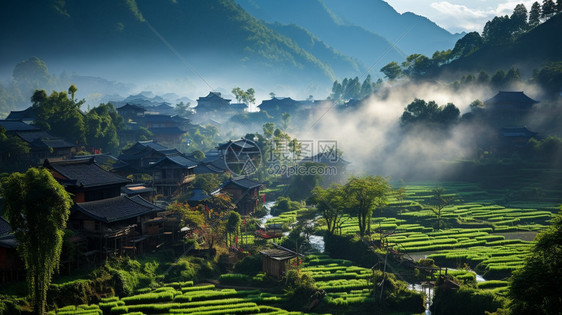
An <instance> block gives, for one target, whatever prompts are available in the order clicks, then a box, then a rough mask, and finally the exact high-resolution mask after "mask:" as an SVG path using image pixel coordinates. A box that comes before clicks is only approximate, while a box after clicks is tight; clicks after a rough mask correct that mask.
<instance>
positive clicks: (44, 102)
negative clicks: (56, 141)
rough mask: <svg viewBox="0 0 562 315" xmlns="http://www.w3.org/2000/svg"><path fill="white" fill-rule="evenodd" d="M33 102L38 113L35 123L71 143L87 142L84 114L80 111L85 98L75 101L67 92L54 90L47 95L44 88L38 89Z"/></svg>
mask: <svg viewBox="0 0 562 315" xmlns="http://www.w3.org/2000/svg"><path fill="white" fill-rule="evenodd" d="M31 102H32V103H33V105H32V106H33V108H34V109H35V110H36V113H37V116H36V118H35V121H34V122H33V124H34V125H36V126H38V127H39V128H41V129H44V130H46V131H49V132H50V133H52V134H53V135H55V136H58V137H61V138H63V139H65V140H67V141H69V142H71V143H84V142H85V130H86V128H85V125H84V115H83V114H82V113H81V112H80V106H81V105H82V104H83V103H84V100H82V101H79V102H75V101H73V100H71V99H70V98H69V97H68V94H67V93H66V92H56V91H53V93H51V95H49V96H47V92H45V91H44V90H41V91H40V90H36V91H35V93H33V96H32V97H31Z"/></svg>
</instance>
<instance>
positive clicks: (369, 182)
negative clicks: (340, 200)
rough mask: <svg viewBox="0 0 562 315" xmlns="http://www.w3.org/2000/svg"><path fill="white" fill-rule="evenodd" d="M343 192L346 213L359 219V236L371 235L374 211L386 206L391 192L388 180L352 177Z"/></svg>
mask: <svg viewBox="0 0 562 315" xmlns="http://www.w3.org/2000/svg"><path fill="white" fill-rule="evenodd" d="M343 191H344V194H345V205H346V212H347V213H349V214H350V215H354V216H356V217H357V220H358V225H359V235H360V236H361V237H363V236H365V235H370V234H371V217H372V215H373V211H374V210H376V209H377V208H380V207H382V206H384V205H385V204H386V200H387V196H386V195H387V192H388V191H390V186H389V185H388V183H387V181H386V179H384V178H383V177H381V176H377V177H373V176H367V177H363V178H359V177H351V178H350V179H349V180H348V182H347V183H346V184H345V185H344V187H343Z"/></svg>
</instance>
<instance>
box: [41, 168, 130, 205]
mask: <svg viewBox="0 0 562 315" xmlns="http://www.w3.org/2000/svg"><path fill="white" fill-rule="evenodd" d="M43 166H44V167H45V168H47V169H48V170H49V171H51V174H53V177H54V178H55V179H56V180H57V181H58V182H59V183H61V184H62V185H63V186H64V187H65V189H66V190H67V191H68V192H69V193H71V194H72V195H73V200H74V202H87V201H95V200H100V199H106V198H112V197H117V196H119V195H120V194H121V187H122V186H125V185H126V184H128V183H129V182H130V180H129V179H127V178H125V177H121V176H118V175H116V174H113V173H110V172H108V171H106V170H104V169H103V168H101V167H100V166H99V165H98V164H96V163H95V162H94V158H90V159H78V160H65V161H51V160H49V159H46V160H45V162H44V164H43Z"/></svg>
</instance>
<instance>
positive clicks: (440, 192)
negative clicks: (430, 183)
mask: <svg viewBox="0 0 562 315" xmlns="http://www.w3.org/2000/svg"><path fill="white" fill-rule="evenodd" d="M452 200H453V197H448V196H445V189H443V187H437V188H435V189H433V198H432V205H433V206H434V208H431V211H433V213H434V214H435V215H436V216H437V230H440V229H441V212H442V210H443V208H445V207H446V206H447V205H448V204H449V203H450V202H451V201H452Z"/></svg>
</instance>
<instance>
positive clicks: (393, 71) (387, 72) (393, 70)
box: [380, 61, 402, 81]
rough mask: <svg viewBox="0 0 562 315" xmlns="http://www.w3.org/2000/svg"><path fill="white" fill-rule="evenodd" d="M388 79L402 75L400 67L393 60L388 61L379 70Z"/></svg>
mask: <svg viewBox="0 0 562 315" xmlns="http://www.w3.org/2000/svg"><path fill="white" fill-rule="evenodd" d="M380 71H381V72H382V73H383V74H384V76H385V77H387V78H388V79H389V80H391V81H392V80H395V79H397V78H398V77H400V76H401V75H402V68H400V65H399V64H398V63H396V62H395V61H393V62H390V63H389V64H387V65H386V66H384V67H382V68H381V70H380Z"/></svg>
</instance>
